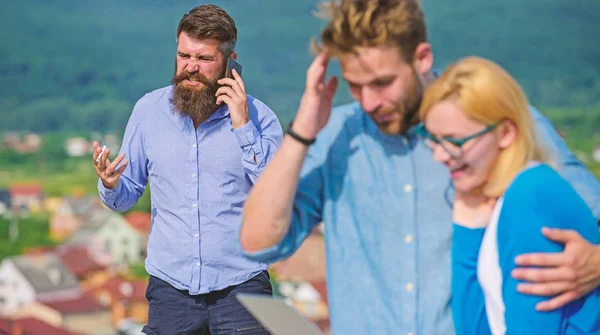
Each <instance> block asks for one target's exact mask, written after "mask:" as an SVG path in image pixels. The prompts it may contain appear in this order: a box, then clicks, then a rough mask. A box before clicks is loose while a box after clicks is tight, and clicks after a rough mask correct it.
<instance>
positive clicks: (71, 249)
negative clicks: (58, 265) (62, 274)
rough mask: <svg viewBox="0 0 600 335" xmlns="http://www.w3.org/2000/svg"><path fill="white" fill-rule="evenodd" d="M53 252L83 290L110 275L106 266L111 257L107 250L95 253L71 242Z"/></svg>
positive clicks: (101, 281)
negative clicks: (100, 253)
mask: <svg viewBox="0 0 600 335" xmlns="http://www.w3.org/2000/svg"><path fill="white" fill-rule="evenodd" d="M54 252H55V254H56V255H57V256H58V257H60V259H61V260H62V262H63V263H64V264H65V266H66V267H67V268H69V270H70V271H71V272H72V273H73V274H74V275H75V277H76V278H77V280H78V281H79V286H80V288H81V289H82V290H83V291H86V290H87V289H88V288H89V287H96V286H97V285H100V284H102V283H104V282H105V281H107V280H108V278H109V277H110V276H111V273H110V271H109V270H108V269H107V267H108V266H109V265H110V262H111V261H112V257H111V256H110V255H109V254H108V253H107V252H106V253H105V254H103V255H95V254H92V253H91V252H90V250H89V249H88V248H87V247H86V246H82V245H73V244H63V245H60V246H59V247H57V248H56V250H55V251H54Z"/></svg>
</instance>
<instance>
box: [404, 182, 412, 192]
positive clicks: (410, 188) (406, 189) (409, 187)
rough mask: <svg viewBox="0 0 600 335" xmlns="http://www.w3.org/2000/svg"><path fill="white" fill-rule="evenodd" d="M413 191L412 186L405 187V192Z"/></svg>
mask: <svg viewBox="0 0 600 335" xmlns="http://www.w3.org/2000/svg"><path fill="white" fill-rule="evenodd" d="M412 189H413V187H412V185H411V184H406V185H404V192H406V193H410V192H412Z"/></svg>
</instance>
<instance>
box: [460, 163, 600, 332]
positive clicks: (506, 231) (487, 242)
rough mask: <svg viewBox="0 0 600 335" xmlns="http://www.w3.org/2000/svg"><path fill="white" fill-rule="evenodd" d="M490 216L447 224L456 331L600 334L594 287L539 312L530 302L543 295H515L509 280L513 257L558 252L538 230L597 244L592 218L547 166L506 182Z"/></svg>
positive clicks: (599, 235)
mask: <svg viewBox="0 0 600 335" xmlns="http://www.w3.org/2000/svg"><path fill="white" fill-rule="evenodd" d="M495 214H496V216H495V218H496V220H497V221H496V222H493V220H494V217H493V218H492V220H490V222H491V223H494V225H493V226H492V227H490V225H489V224H488V228H486V229H470V228H466V227H463V226H460V225H457V224H454V232H453V237H452V313H453V318H454V323H455V328H456V334H457V335H466V334H477V335H481V334H503V333H504V331H505V334H550V335H553V334H568V335H570V334H600V289H599V288H596V289H595V290H594V291H592V292H591V293H589V294H588V295H586V296H584V297H582V298H580V299H579V300H577V301H575V302H572V303H570V304H568V305H566V306H564V307H562V308H560V309H557V310H554V311H551V312H538V311H536V310H535V305H536V304H537V303H539V302H541V301H544V300H547V299H548V297H539V296H533V295H526V294H521V293H519V292H517V284H518V283H519V281H517V280H515V279H513V278H512V277H511V271H512V270H513V269H515V268H516V265H515V262H514V259H515V257H516V256H518V255H520V254H524V253H531V252H560V251H562V250H563V246H562V245H560V244H558V243H555V242H552V241H550V240H548V239H546V238H545V237H544V236H543V235H542V233H541V228H542V227H550V228H561V229H572V230H575V231H577V232H579V234H581V235H582V236H583V237H584V238H585V239H587V240H588V241H590V242H591V243H593V244H599V243H600V232H599V231H598V224H597V221H596V219H595V217H594V215H593V214H592V212H591V211H590V209H589V208H588V206H587V205H586V204H585V202H584V201H583V200H582V199H581V197H580V196H579V195H578V194H577V192H576V191H575V190H574V189H573V188H572V187H571V185H570V184H569V183H568V182H567V181H565V180H564V179H563V178H562V177H561V176H559V174H558V173H557V172H555V171H554V170H553V169H552V168H550V167H549V166H547V165H544V164H540V165H537V166H535V167H531V168H529V169H526V170H525V171H523V172H521V174H519V175H518V176H517V178H515V180H514V181H513V182H512V184H511V185H510V186H509V187H508V189H507V190H506V192H505V193H504V195H503V197H502V198H501V199H499V201H498V204H497V205H496V208H495ZM490 228H491V229H490ZM486 230H487V231H486ZM486 234H487V236H485V238H484V235H486ZM490 235H491V236H490ZM482 243H483V244H482ZM484 250H485V251H486V252H483V251H484ZM490 251H491V252H490ZM478 265H479V274H478ZM496 269H497V271H496ZM482 278H484V280H485V281H481V279H482ZM480 282H481V283H482V285H480ZM482 287H483V289H482ZM494 292H497V294H495V295H494V294H493V293H494ZM488 320H489V321H493V322H488Z"/></svg>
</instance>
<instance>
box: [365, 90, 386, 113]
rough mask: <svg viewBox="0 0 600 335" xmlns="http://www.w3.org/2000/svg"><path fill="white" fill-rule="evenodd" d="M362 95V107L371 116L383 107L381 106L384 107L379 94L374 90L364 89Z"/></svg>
mask: <svg viewBox="0 0 600 335" xmlns="http://www.w3.org/2000/svg"><path fill="white" fill-rule="evenodd" d="M361 95H362V104H361V105H362V108H363V109H364V111H365V112H367V113H369V114H371V113H373V112H375V111H377V110H378V109H379V108H380V107H381V105H382V100H381V97H380V96H379V94H377V93H376V92H374V91H373V90H370V89H368V88H363V91H362V94H361Z"/></svg>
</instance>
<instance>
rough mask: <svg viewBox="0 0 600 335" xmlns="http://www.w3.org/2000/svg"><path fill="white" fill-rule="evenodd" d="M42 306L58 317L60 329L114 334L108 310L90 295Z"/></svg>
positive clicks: (96, 333) (105, 334)
mask: <svg viewBox="0 0 600 335" xmlns="http://www.w3.org/2000/svg"><path fill="white" fill-rule="evenodd" d="M43 304H44V305H45V306H47V307H49V308H50V309H51V310H53V311H55V312H56V313H57V314H59V315H60V321H61V326H62V328H65V329H67V330H70V331H74V332H78V333H81V334H89V335H108V334H114V333H115V328H114V327H113V326H112V324H111V311H110V309H109V308H108V307H107V306H104V305H102V304H101V303H100V302H98V301H97V300H96V299H95V298H94V297H93V296H91V295H88V294H83V295H81V296H79V297H77V298H74V299H69V300H56V301H47V302H44V303H43Z"/></svg>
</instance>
